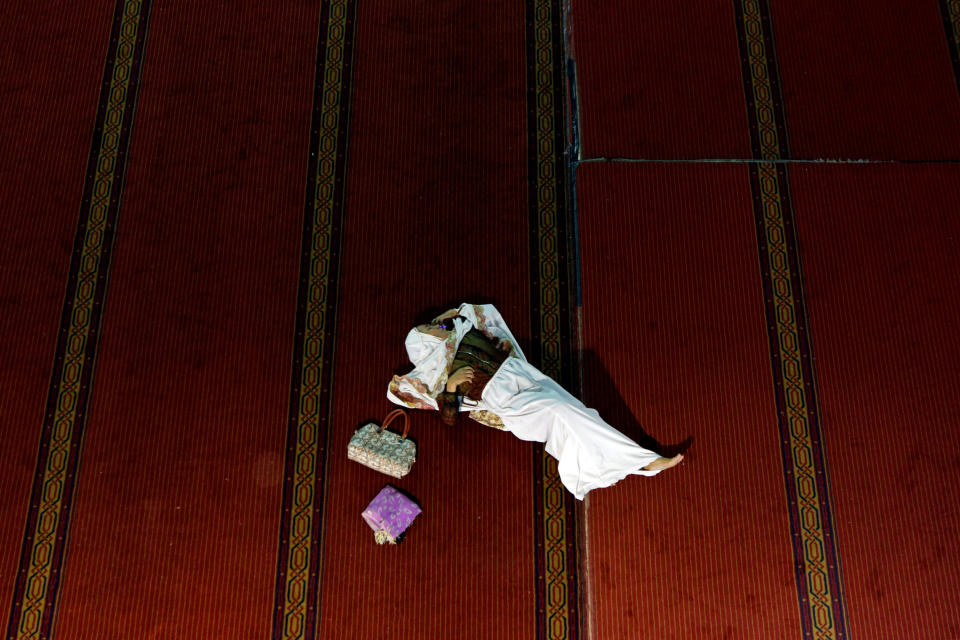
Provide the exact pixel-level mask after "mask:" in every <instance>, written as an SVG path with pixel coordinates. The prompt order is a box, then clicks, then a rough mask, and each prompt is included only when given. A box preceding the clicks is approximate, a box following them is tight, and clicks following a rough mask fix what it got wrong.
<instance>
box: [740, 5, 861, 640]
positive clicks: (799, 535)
mask: <svg viewBox="0 0 960 640" xmlns="http://www.w3.org/2000/svg"><path fill="white" fill-rule="evenodd" d="M734 12H735V15H736V23H737V24H736V27H737V40H738V43H739V49H740V60H741V69H742V74H743V84H744V95H745V99H746V105H747V113H748V121H749V126H750V142H751V148H752V151H753V157H754V159H755V160H760V161H766V162H759V163H753V164H751V165H750V186H751V192H752V195H753V210H754V219H755V224H756V230H757V248H758V253H759V258H760V270H761V275H762V281H763V290H764V309H765V313H766V318H767V330H768V339H769V344H770V361H771V362H770V363H771V369H772V374H773V387H774V396H775V401H776V407H777V420H778V425H779V431H780V441H781V455H782V459H783V473H784V484H785V488H786V495H787V505H788V513H789V517H790V528H791V539H792V542H793V556H794V562H795V565H794V566H795V578H796V585H797V600H798V605H799V616H800V623H801V629H802V631H803V637H804V638H805V639H811V640H814V639H815V640H841V639H843V638H846V637H848V636H847V620H846V613H845V607H844V594H843V580H842V574H841V568H840V557H839V552H838V550H837V544H836V539H835V535H834V525H833V514H832V509H831V505H830V486H829V481H828V476H827V465H826V459H825V456H824V450H823V440H822V435H821V432H820V421H819V411H818V406H819V405H818V396H817V391H816V379H815V373H814V370H813V354H812V350H811V347H810V340H809V335H808V332H807V319H806V318H807V312H806V304H805V302H804V295H803V282H802V272H801V269H800V261H799V249H798V246H797V240H796V234H795V225H794V219H793V206H792V202H791V198H790V188H789V184H790V179H789V170H788V167H787V166H786V165H785V164H783V163H778V162H776V161H778V160H782V159H787V158H789V157H790V151H789V144H788V135H787V126H786V117H785V113H784V107H783V98H782V93H781V89H780V80H779V71H778V66H777V59H776V50H775V42H774V38H773V25H772V22H771V16H770V8H769V6H768V4H767V0H734Z"/></svg>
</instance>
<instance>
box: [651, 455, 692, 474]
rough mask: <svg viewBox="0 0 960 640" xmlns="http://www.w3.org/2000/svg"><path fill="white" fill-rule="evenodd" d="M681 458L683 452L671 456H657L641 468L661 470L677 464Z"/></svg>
mask: <svg viewBox="0 0 960 640" xmlns="http://www.w3.org/2000/svg"><path fill="white" fill-rule="evenodd" d="M681 460H683V454H682V453H678V454H677V455H675V456H673V457H672V458H657V459H656V460H654V461H653V462H651V463H650V464H648V465H647V466H645V467H644V468H643V469H644V471H663V470H664V469H669V468H670V467H675V466H677V465H678V464H680V461H681Z"/></svg>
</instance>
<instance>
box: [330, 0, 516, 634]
mask: <svg viewBox="0 0 960 640" xmlns="http://www.w3.org/2000/svg"><path fill="white" fill-rule="evenodd" d="M358 9H359V13H358V17H357V21H358V22H357V57H356V66H355V72H354V73H355V75H354V81H355V83H356V84H355V89H354V96H355V98H354V103H353V115H352V121H351V139H350V165H349V169H348V192H347V199H346V208H347V214H346V219H345V224H344V236H343V250H342V255H343V263H342V294H341V298H340V301H339V307H340V308H339V319H340V324H339V327H338V331H337V354H336V361H337V369H336V375H335V379H334V381H333V384H334V389H335V395H334V409H333V422H332V423H331V425H330V428H331V433H330V452H331V453H330V457H329V470H328V474H329V475H328V477H329V484H328V488H327V492H328V493H327V496H328V497H327V506H326V514H325V522H326V525H325V533H324V536H325V539H324V550H323V554H324V563H325V569H324V579H323V584H322V589H323V591H322V594H321V603H322V604H321V621H320V625H319V635H318V637H322V638H344V639H347V638H356V637H369V638H381V637H382V638H386V637H402V638H423V639H430V638H441V637H464V638H509V637H517V638H521V637H534V628H533V623H534V617H533V616H532V615H531V614H532V611H533V609H534V594H533V591H532V587H533V581H532V575H533V571H534V567H533V555H532V550H533V547H532V536H533V533H532V526H533V518H532V513H531V505H532V500H533V498H532V495H531V488H532V486H531V481H530V478H531V476H532V471H531V468H530V459H531V456H530V449H529V446H528V445H524V444H523V443H521V442H519V441H517V440H516V439H515V438H512V437H510V436H509V435H507V434H503V433H499V432H496V431H494V430H492V429H489V428H487V427H481V426H479V425H477V424H475V423H473V422H472V421H470V420H465V421H463V422H462V423H461V425H460V426H459V427H457V428H456V429H452V430H451V429H448V428H444V427H443V425H442V424H441V423H440V422H439V421H438V420H437V419H436V417H435V416H432V415H429V414H423V413H415V414H414V415H413V416H412V428H411V432H412V436H413V437H414V439H416V440H417V443H418V447H419V452H420V453H419V460H418V462H417V463H416V465H415V466H414V468H413V471H412V472H411V474H410V475H409V476H408V477H406V478H404V479H403V480H399V481H396V482H395V484H396V485H397V486H399V487H401V488H403V489H405V490H408V491H410V493H411V494H413V495H414V496H415V497H416V498H417V499H418V500H420V501H421V503H422V505H423V515H422V516H420V518H419V520H418V521H417V522H416V523H415V524H414V526H413V530H412V531H411V532H410V535H409V536H408V538H407V539H406V540H405V541H404V542H403V544H402V546H401V547H399V548H397V549H392V548H377V547H376V546H375V545H373V541H372V540H373V539H372V534H371V531H370V530H369V528H368V527H367V525H366V524H365V523H364V522H363V521H362V520H361V519H360V517H359V512H360V510H362V507H363V506H365V505H366V503H367V502H368V501H369V500H370V499H371V498H372V497H373V496H374V495H375V494H376V492H377V491H378V490H379V489H380V487H382V486H383V485H384V484H385V483H386V481H388V480H389V478H386V477H384V476H381V475H379V474H376V473H373V472H371V471H369V470H367V469H365V468H363V467H361V466H359V465H357V464H356V463H354V462H350V461H348V460H347V459H346V457H345V455H344V452H345V451H346V448H347V442H348V440H349V438H350V435H351V434H352V432H353V430H354V429H356V428H357V427H358V426H359V425H360V424H362V423H363V422H365V421H368V420H371V419H380V418H382V417H383V414H384V413H386V411H387V410H388V408H389V404H388V402H387V400H386V397H385V394H386V382H388V381H389V379H390V377H391V376H392V375H393V374H395V373H398V372H401V371H402V372H406V371H407V370H409V363H408V362H407V360H406V353H405V352H404V349H403V340H404V337H405V335H406V333H407V331H408V330H409V329H410V327H411V326H412V324H413V321H414V318H415V317H416V316H417V314H418V313H420V312H422V311H423V310H424V309H427V308H430V307H434V306H439V305H445V304H446V305H448V306H449V305H450V304H455V303H456V301H457V299H458V298H467V299H470V298H471V296H474V297H477V296H484V297H487V298H492V299H494V300H495V301H496V302H497V304H498V306H499V307H500V309H501V311H502V312H503V314H504V316H505V317H506V318H507V320H508V322H510V324H511V325H512V326H513V327H514V328H515V331H516V332H517V334H518V335H524V336H527V335H529V324H528V320H527V319H528V317H529V312H528V310H527V309H528V302H527V301H528V293H527V282H528V275H527V272H526V265H527V260H526V256H527V248H526V247H527V241H526V234H527V215H526V199H525V193H526V185H527V183H526V140H525V134H524V132H525V130H526V103H525V95H524V84H525V74H524V68H523V57H524V29H523V25H524V17H523V6H522V5H513V6H509V3H499V6H498V7H497V8H496V9H495V10H491V7H489V6H486V5H483V6H482V5H478V4H475V3H469V2H457V3H454V4H452V5H443V6H441V5H436V4H433V3H429V2H420V3H416V4H415V5H411V6H405V7H400V6H396V7H394V8H389V9H385V8H384V7H382V6H376V5H373V4H369V3H360V4H359V5H358ZM438 50H439V51H442V52H443V55H437V51H438ZM496 265H503V266H502V267H498V266H496ZM508 265H509V266H508ZM491 267H492V268H491ZM504 267H506V268H504ZM444 308H448V307H444ZM441 310H442V309H441ZM385 625H386V626H387V627H388V628H389V633H387V632H386V631H385V630H384V626H385Z"/></svg>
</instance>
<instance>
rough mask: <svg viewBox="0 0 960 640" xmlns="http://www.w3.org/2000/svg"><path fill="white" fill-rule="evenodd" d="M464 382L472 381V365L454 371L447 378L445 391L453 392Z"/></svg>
mask: <svg viewBox="0 0 960 640" xmlns="http://www.w3.org/2000/svg"><path fill="white" fill-rule="evenodd" d="M464 382H473V367H463V368H462V369H457V370H456V371H454V372H453V373H452V374H451V375H450V377H449V378H447V392H448V393H453V392H454V391H456V390H457V387H459V386H460V385H461V384H463V383H464Z"/></svg>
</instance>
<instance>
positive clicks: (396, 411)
mask: <svg viewBox="0 0 960 640" xmlns="http://www.w3.org/2000/svg"><path fill="white" fill-rule="evenodd" d="M398 416H403V435H402V436H400V437H401V438H403V439H406V437H407V434H408V433H410V418H408V417H407V412H406V411H404V410H403V409H394V410H393V411H391V412H390V413H388V414H387V417H386V418H384V419H383V425H382V426H381V427H380V431H386V429H387V427H389V426H390V423H391V422H393V421H394V420H395V419H396V418H397V417H398Z"/></svg>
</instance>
